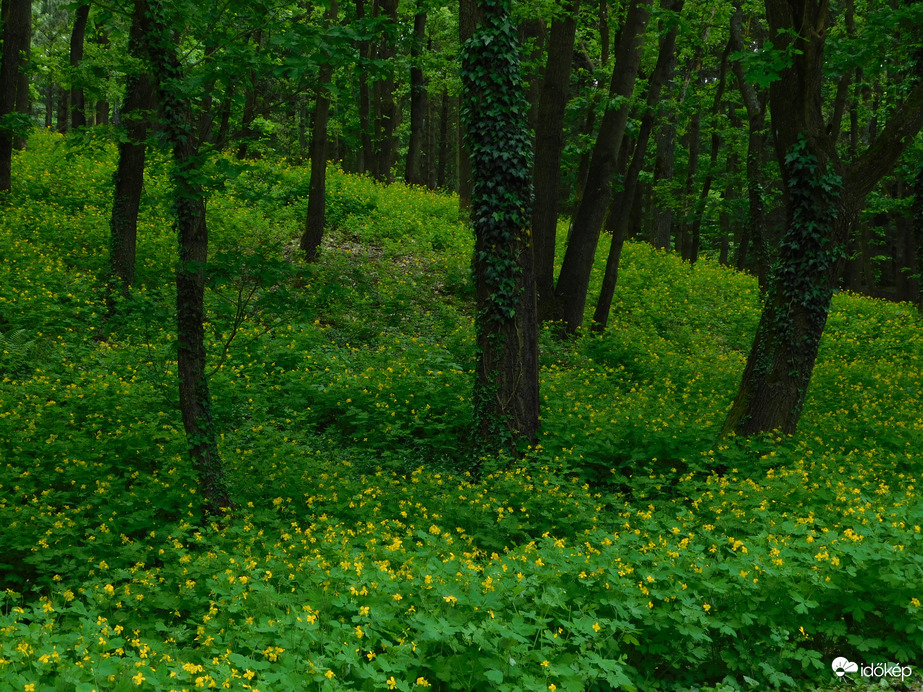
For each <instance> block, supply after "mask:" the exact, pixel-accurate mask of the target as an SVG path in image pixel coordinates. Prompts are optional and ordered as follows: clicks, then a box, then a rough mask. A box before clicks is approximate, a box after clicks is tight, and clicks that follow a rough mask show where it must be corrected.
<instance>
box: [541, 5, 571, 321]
mask: <svg viewBox="0 0 923 692" xmlns="http://www.w3.org/2000/svg"><path fill="white" fill-rule="evenodd" d="M579 9H580V0H570V2H568V3H567V5H566V6H565V8H564V15H563V16H562V17H559V18H557V19H555V21H554V22H553V23H552V25H551V36H550V38H549V42H548V62H547V65H546V67H545V76H544V79H543V80H542V92H541V96H540V97H539V103H538V114H537V117H536V125H535V173H534V181H533V184H534V187H535V204H534V206H533V208H532V238H533V241H534V243H535V283H536V287H537V289H538V313H539V319H541V320H544V319H546V318H550V317H551V316H553V315H554V314H555V313H556V312H558V311H557V310H556V309H555V308H554V307H553V304H554V254H555V243H556V235H557V226H558V199H559V196H560V190H561V170H560V169H561V155H562V151H563V148H564V115H565V110H566V108H567V92H568V87H569V85H570V73H571V63H572V62H573V55H574V37H575V35H576V31H577V13H578V11H579Z"/></svg>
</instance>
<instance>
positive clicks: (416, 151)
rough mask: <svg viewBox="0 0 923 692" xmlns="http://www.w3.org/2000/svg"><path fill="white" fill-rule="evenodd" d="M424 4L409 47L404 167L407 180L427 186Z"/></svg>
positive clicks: (420, 4)
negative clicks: (423, 164)
mask: <svg viewBox="0 0 923 692" xmlns="http://www.w3.org/2000/svg"><path fill="white" fill-rule="evenodd" d="M421 6H422V3H420V2H419V0H418V4H417V8H418V10H417V14H416V15H414V18H413V43H412V44H411V48H410V141H409V142H408V146H407V161H406V165H405V167H404V180H406V181H407V182H408V183H411V184H412V185H425V184H426V179H425V177H424V176H423V173H422V168H421V160H422V156H423V137H424V134H425V132H426V118H425V115H426V109H427V103H426V102H427V99H426V82H425V81H424V79H423V67H422V66H421V64H420V56H421V53H422V51H421V47H422V46H423V44H424V42H425V41H426V12H423V11H421Z"/></svg>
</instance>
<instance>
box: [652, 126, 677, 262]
mask: <svg viewBox="0 0 923 692" xmlns="http://www.w3.org/2000/svg"><path fill="white" fill-rule="evenodd" d="M654 138H655V140H656V142H657V152H656V154H655V155H654V187H655V188H656V187H657V186H658V185H661V184H668V183H669V181H672V180H673V170H674V150H675V143H676V116H675V115H674V114H672V113H670V114H667V116H666V118H665V119H664V121H663V122H662V124H661V125H660V127H658V128H657V132H656V134H655V135H654ZM655 194H656V193H655ZM671 198H672V195H668V196H667V199H668V200H669V199H671ZM673 214H674V212H673V206H672V202H669V203H663V201H659V202H658V204H657V209H656V211H655V212H654V227H653V229H652V231H651V244H652V245H653V246H654V247H656V248H661V249H664V250H666V249H667V248H669V247H670V241H671V238H672V236H673Z"/></svg>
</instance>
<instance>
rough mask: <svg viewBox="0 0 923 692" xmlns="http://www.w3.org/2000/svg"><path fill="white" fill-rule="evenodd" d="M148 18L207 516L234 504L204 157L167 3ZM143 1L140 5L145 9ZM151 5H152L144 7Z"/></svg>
mask: <svg viewBox="0 0 923 692" xmlns="http://www.w3.org/2000/svg"><path fill="white" fill-rule="evenodd" d="M135 2H136V10H135V11H136V13H140V16H142V17H147V23H146V27H145V29H146V31H145V36H146V43H147V49H148V55H149V59H150V61H151V67H152V73H153V74H154V75H156V79H157V92H158V96H159V99H160V103H161V106H162V112H163V121H162V126H163V131H164V135H165V138H166V139H167V141H168V142H169V143H170V144H171V145H172V147H173V169H172V174H171V177H172V181H173V186H174V191H173V211H174V215H175V217H176V228H177V231H178V235H179V262H178V264H177V266H176V321H177V360H178V371H179V405H180V411H181V413H182V418H183V427H184V428H185V431H186V439H187V441H188V443H189V450H190V454H191V457H192V463H193V466H194V467H195V470H196V473H197V475H198V479H199V489H200V492H201V495H202V498H203V500H204V502H205V510H206V512H208V513H220V512H222V511H223V510H226V509H229V508H231V507H232V502H231V497H230V493H229V491H228V486H227V482H226V481H225V474H224V466H223V464H222V461H221V457H220V456H219V454H218V441H217V436H216V433H215V426H214V422H213V420H212V407H211V395H210V393H209V389H208V378H207V376H206V372H205V331H204V327H203V323H204V320H205V264H206V261H207V260H208V226H207V225H206V222H205V192H204V190H203V188H202V173H201V165H202V160H201V155H200V153H199V142H198V136H197V132H196V123H195V119H194V117H193V108H192V103H191V100H190V98H191V97H190V95H189V94H188V93H186V89H187V85H186V84H185V80H184V77H185V74H184V70H183V67H182V64H181V63H180V60H179V47H178V46H177V45H176V43H175V41H174V38H173V29H174V28H175V27H172V26H171V24H170V22H169V21H168V19H167V12H166V10H165V7H164V5H165V2H164V0H135ZM138 5H141V6H142V7H141V8H138ZM144 5H147V7H146V8H145V7H144Z"/></svg>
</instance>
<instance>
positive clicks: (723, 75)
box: [689, 43, 731, 264]
mask: <svg viewBox="0 0 923 692" xmlns="http://www.w3.org/2000/svg"><path fill="white" fill-rule="evenodd" d="M730 54H731V44H730V43H728V45H727V48H725V50H724V53H723V54H722V55H721V67H720V69H719V77H718V89H717V91H716V92H715V100H714V103H713V104H712V108H711V120H712V122H711V153H710V155H709V157H708V168H707V169H706V171H705V180H703V181H702V191H701V193H700V194H699V200H698V202H697V204H696V206H695V209H694V210H693V216H692V226H691V231H692V233H691V235H692V248H691V250H690V253H689V261H690V262H692V263H693V264H695V263H696V262H697V261H698V259H699V249H700V247H701V244H702V217H703V216H704V215H705V206H706V204H707V203H708V195H709V193H710V192H711V185H712V182H714V179H715V167H716V166H717V164H718V150H719V148H720V147H721V132H720V128H719V127H718V123H717V119H718V114H719V113H720V112H721V105H722V103H723V100H724V89H725V85H726V84H727V68H728V56H729V55H730Z"/></svg>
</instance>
